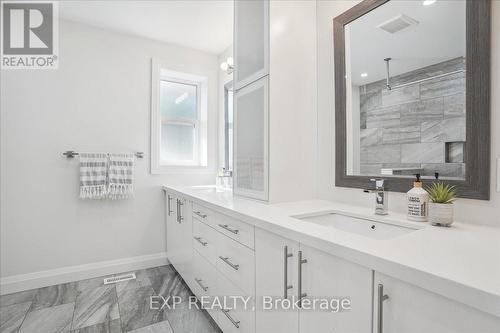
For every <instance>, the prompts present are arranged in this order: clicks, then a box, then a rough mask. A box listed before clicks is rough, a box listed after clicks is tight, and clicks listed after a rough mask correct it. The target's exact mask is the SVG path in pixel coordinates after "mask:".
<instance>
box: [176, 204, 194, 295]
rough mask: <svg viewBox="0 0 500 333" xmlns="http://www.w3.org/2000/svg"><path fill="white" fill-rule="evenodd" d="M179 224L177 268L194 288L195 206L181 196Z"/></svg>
mask: <svg viewBox="0 0 500 333" xmlns="http://www.w3.org/2000/svg"><path fill="white" fill-rule="evenodd" d="M178 200H179V206H178V207H179V208H178V226H179V234H178V235H177V236H178V237H179V243H180V244H179V250H178V251H179V252H178V267H177V270H178V271H179V273H180V274H181V276H182V278H183V279H184V280H185V281H188V286H189V287H191V288H192V284H193V282H192V278H193V218H192V216H193V215H192V212H193V206H192V203H191V201H189V200H186V199H184V198H179V199H178Z"/></svg>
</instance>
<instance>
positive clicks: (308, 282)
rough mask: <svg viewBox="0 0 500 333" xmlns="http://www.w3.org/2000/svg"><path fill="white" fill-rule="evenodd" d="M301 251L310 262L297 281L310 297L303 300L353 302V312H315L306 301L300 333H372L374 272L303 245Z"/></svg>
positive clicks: (350, 310) (304, 258)
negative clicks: (300, 282) (344, 300)
mask: <svg viewBox="0 0 500 333" xmlns="http://www.w3.org/2000/svg"><path fill="white" fill-rule="evenodd" d="M300 251H301V253H302V259H303V260H307V262H305V263H303V264H302V265H301V267H302V274H300V270H299V273H298V274H299V276H298V280H299V281H300V279H302V280H301V281H302V290H301V292H302V293H305V294H307V295H306V296H305V297H304V299H306V300H310V301H313V300H315V299H317V300H319V299H328V300H332V299H336V300H339V301H341V300H342V299H349V300H350V309H347V306H345V307H344V308H345V309H346V311H339V312H335V311H326V310H324V309H318V306H316V307H315V309H312V307H311V306H310V305H308V308H309V309H307V308H306V306H305V305H306V303H305V301H304V306H303V307H302V309H301V310H300V312H299V313H300V315H299V316H300V318H299V323H300V329H299V330H300V332H316V333H322V332H348V333H370V332H371V330H372V283H373V272H372V270H370V269H368V268H365V267H362V266H359V265H357V264H354V263H351V262H349V261H346V260H343V259H341V258H338V257H335V256H332V255H330V254H327V253H325V252H322V251H319V250H316V249H313V248H310V247H307V246H303V245H300ZM299 257H300V253H299ZM296 259H297V260H299V259H300V258H296ZM298 292H300V291H299V290H297V295H296V297H298ZM333 305H334V306H332V307H331V308H330V309H332V310H335V308H336V306H335V303H333ZM402 332H404V331H400V332H399V333H402ZM405 333H406V332H405Z"/></svg>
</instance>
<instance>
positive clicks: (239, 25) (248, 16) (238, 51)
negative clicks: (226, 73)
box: [234, 0, 269, 89]
mask: <svg viewBox="0 0 500 333" xmlns="http://www.w3.org/2000/svg"><path fill="white" fill-rule="evenodd" d="M234 60H235V63H234V65H235V67H234V68H235V69H234V86H235V88H236V89H240V88H242V87H244V86H246V85H247V84H249V83H251V82H254V81H256V80H258V79H260V78H261V77H263V76H265V75H267V74H268V73H269V69H268V67H269V1H268V0H254V1H247V0H236V1H235V2H234Z"/></svg>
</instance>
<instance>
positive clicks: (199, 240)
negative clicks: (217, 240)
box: [193, 237, 208, 246]
mask: <svg viewBox="0 0 500 333" xmlns="http://www.w3.org/2000/svg"><path fill="white" fill-rule="evenodd" d="M193 238H194V239H196V240H197V241H198V243H200V244H201V245H203V246H207V244H208V243H207V242H204V241H202V240H201V237H193Z"/></svg>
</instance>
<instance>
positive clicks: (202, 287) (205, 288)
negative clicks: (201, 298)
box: [194, 278, 208, 291]
mask: <svg viewBox="0 0 500 333" xmlns="http://www.w3.org/2000/svg"><path fill="white" fill-rule="evenodd" d="M194 280H195V281H196V283H198V285H199V286H200V287H201V289H203V291H207V290H208V287H205V286H204V285H203V284H202V283H201V281H203V280H202V279H197V278H195V279H194Z"/></svg>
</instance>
